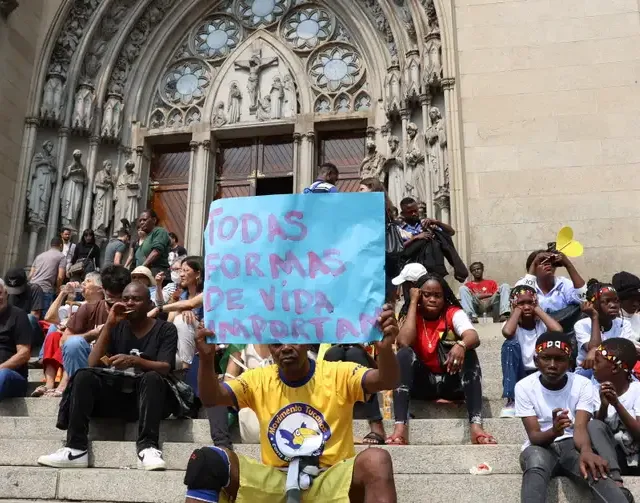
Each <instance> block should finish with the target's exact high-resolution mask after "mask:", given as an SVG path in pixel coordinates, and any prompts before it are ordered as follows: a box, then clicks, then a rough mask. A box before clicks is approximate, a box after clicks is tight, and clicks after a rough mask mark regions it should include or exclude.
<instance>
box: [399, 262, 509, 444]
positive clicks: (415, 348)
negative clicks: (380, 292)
mask: <svg viewBox="0 0 640 503" xmlns="http://www.w3.org/2000/svg"><path fill="white" fill-rule="evenodd" d="M397 344H398V347H399V350H398V354H397V358H398V363H399V364H400V387H399V388H398V389H397V390H395V391H394V394H393V406H394V413H395V420H396V423H395V430H394V432H393V435H391V436H390V437H389V438H388V439H387V444H391V445H407V443H408V433H409V426H408V419H409V401H410V398H417V399H420V400H437V399H446V400H459V399H464V400H465V402H466V404H467V411H468V413H469V422H470V437H471V442H472V443H474V444H495V443H497V442H496V440H495V438H493V436H491V435H489V434H488V433H486V432H485V431H484V430H483V429H482V372H481V370H480V362H479V360H478V355H477V354H476V352H475V349H476V348H477V347H478V346H479V345H480V339H479V337H478V332H476V330H475V329H474V328H473V325H472V324H471V321H470V320H469V317H468V316H467V315H466V314H465V312H464V311H463V310H462V308H461V307H460V303H459V302H458V299H456V297H455V295H454V293H453V292H452V291H451V288H450V287H449V285H448V284H447V283H446V282H445V281H444V280H443V279H442V278H441V277H440V276H437V275H435V274H431V273H428V274H426V275H424V276H422V277H421V278H420V279H419V280H418V281H417V288H412V289H411V302H410V304H409V312H408V313H407V317H406V319H405V322H404V324H403V325H402V328H401V329H400V334H399V335H398V338H397Z"/></svg>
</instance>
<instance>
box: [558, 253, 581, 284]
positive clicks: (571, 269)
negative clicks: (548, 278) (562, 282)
mask: <svg viewBox="0 0 640 503" xmlns="http://www.w3.org/2000/svg"><path fill="white" fill-rule="evenodd" d="M558 255H560V263H561V264H562V265H563V266H564V268H565V269H566V270H567V273H568V274H569V277H570V278H571V281H572V282H573V288H575V289H576V290H579V289H580V288H583V287H584V285H585V282H584V280H583V279H582V276H580V273H579V272H578V270H577V269H576V267H575V266H574V265H573V262H571V260H569V257H567V256H566V255H565V254H564V253H559V254H558Z"/></svg>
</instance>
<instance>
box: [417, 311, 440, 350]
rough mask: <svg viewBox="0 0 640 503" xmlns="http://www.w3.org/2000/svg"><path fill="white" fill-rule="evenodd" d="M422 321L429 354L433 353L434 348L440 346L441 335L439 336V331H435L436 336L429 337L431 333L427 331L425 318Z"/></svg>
mask: <svg viewBox="0 0 640 503" xmlns="http://www.w3.org/2000/svg"><path fill="white" fill-rule="evenodd" d="M421 319H422V330H424V338H425V339H426V340H427V348H428V349H429V352H431V351H433V348H434V346H436V345H437V344H438V340H440V335H439V334H438V330H437V329H436V330H435V334H434V335H432V336H431V337H429V332H428V331H427V325H426V324H425V322H424V318H421Z"/></svg>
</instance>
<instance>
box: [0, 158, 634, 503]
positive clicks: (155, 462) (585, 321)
mask: <svg viewBox="0 0 640 503" xmlns="http://www.w3.org/2000/svg"><path fill="white" fill-rule="evenodd" d="M338 180H339V172H338V170H337V168H336V167H335V166H333V165H332V164H330V163H327V164H324V165H322V166H321V168H320V176H319V178H318V180H316V182H314V183H313V184H312V185H311V186H310V187H309V188H308V189H307V190H306V191H305V193H308V194H318V193H326V194H331V193H335V192H337V191H338V189H337V187H336V184H337V182H338ZM360 191H361V192H384V185H383V184H382V183H381V182H380V181H379V180H378V179H375V178H369V179H364V180H362V181H361V186H360ZM318 197H320V196H318ZM326 197H331V196H326ZM136 224H137V225H136V230H137V240H134V241H132V240H131V235H130V233H129V231H128V230H127V229H121V230H120V231H119V232H118V233H117V236H116V237H114V238H113V239H111V240H110V241H109V242H108V243H107V244H106V246H102V247H101V246H99V244H98V243H96V240H95V235H94V233H93V231H91V230H90V229H88V230H85V231H84V232H83V233H82V234H81V238H80V240H79V242H78V243H76V244H74V243H72V233H71V232H70V231H69V230H68V229H64V230H63V231H62V233H61V235H60V236H59V237H56V238H54V239H53V240H52V241H51V243H50V245H51V246H50V249H49V250H47V251H46V252H44V253H42V254H40V255H38V257H37V258H36V259H35V261H34V263H33V264H32V266H31V270H30V273H29V275H28V276H27V274H26V273H25V271H24V270H23V269H11V270H9V271H7V272H6V274H5V276H4V280H2V281H0V400H3V399H7V398H12V397H23V396H25V395H26V393H27V388H28V386H27V381H28V370H27V369H28V365H29V364H30V363H29V360H30V356H31V353H32V350H34V349H35V348H38V347H39V346H40V347H41V349H40V353H39V358H38V362H36V363H34V365H36V366H38V367H41V368H42V370H43V381H42V384H41V385H40V386H38V387H37V388H36V389H35V391H33V394H32V396H34V397H42V398H41V399H47V398H48V397H61V400H60V407H59V414H58V418H57V426H58V427H59V428H61V429H64V430H66V432H67V440H66V444H65V447H63V448H61V449H59V450H58V451H56V452H54V453H52V454H48V455H43V456H41V457H40V458H39V459H38V463H39V464H41V465H45V466H51V467H56V468H67V467H76V468H78V467H87V466H88V465H89V456H88V429H89V422H90V419H91V418H92V417H120V418H124V419H126V420H131V421H133V420H137V421H138V424H139V426H138V438H137V445H136V451H137V463H138V467H139V468H141V469H145V470H162V469H164V468H165V467H166V464H165V461H164V459H163V455H162V451H161V446H160V443H159V438H160V428H161V421H162V420H163V419H165V418H168V417H169V416H173V417H175V418H188V417H195V415H196V414H197V413H198V409H199V407H204V408H205V410H206V415H207V417H208V419H209V422H210V427H211V437H212V441H213V443H214V444H215V446H214V447H204V448H202V449H198V450H196V451H195V452H194V453H193V454H192V456H191V458H190V459H189V462H188V468H187V472H186V476H185V484H186V485H187V487H188V491H187V501H188V502H190V503H193V502H196V501H207V502H209V501H210V502H217V501H226V500H224V499H222V496H223V495H224V497H225V498H227V499H230V500H231V501H233V500H234V499H235V498H236V497H240V495H242V497H243V498H252V500H253V501H254V502H255V503H260V502H262V501H265V502H266V501H269V502H271V501H285V500H284V499H283V498H284V497H285V491H286V492H288V493H289V495H291V494H294V495H295V493H296V491H298V492H299V491H306V492H305V501H329V500H331V501H345V502H346V501H358V502H360V501H366V502H367V503H369V502H374V501H375V502H380V503H383V502H384V503H386V502H395V501H396V492H395V486H394V480H393V468H392V463H391V458H390V456H389V453H388V451H385V450H381V449H376V448H375V446H376V445H385V444H386V445H394V446H404V445H407V444H409V442H410V435H409V433H410V429H409V421H410V414H409V411H410V402H411V400H426V401H434V400H445V401H464V403H465V405H466V408H467V412H468V422H469V433H470V439H471V442H472V443H473V444H479V445H492V444H496V443H497V440H496V438H495V437H494V436H493V435H492V434H491V432H488V431H486V430H485V429H484V428H483V418H482V412H483V397H482V371H481V364H480V360H479V358H478V355H477V353H476V349H477V348H478V346H479V345H480V344H481V340H480V336H479V334H478V330H477V329H476V327H477V325H478V324H479V323H480V322H481V321H483V320H484V321H485V322H498V323H501V327H502V334H503V336H504V339H505V340H504V343H503V345H502V350H501V365H502V373H503V398H504V400H505V403H504V408H503V409H502V411H501V414H500V416H501V417H503V418H505V420H510V419H511V418H516V417H517V418H521V420H522V422H523V424H524V428H525V430H526V437H525V438H523V441H524V446H523V450H522V453H521V456H520V463H521V466H522V469H523V473H524V476H523V482H522V501H524V502H538V501H539V502H544V501H546V493H547V486H548V484H549V481H550V479H551V478H552V477H554V476H556V475H559V474H562V475H565V476H568V477H570V478H572V479H574V480H575V481H576V482H579V483H583V482H584V483H586V484H587V487H589V488H590V489H591V491H592V492H593V494H594V496H595V497H596V500H597V501H603V502H609V503H611V502H613V503H616V502H628V501H633V496H632V495H631V493H630V492H629V491H628V490H627V489H626V488H625V487H624V484H623V479H622V477H623V476H624V475H627V474H640V471H639V468H638V467H639V464H640V383H639V382H638V380H637V376H636V372H639V371H640V366H639V365H638V353H639V351H640V278H638V277H637V276H635V275H633V274H631V273H628V272H620V273H618V274H615V275H614V276H613V278H612V279H611V281H610V282H604V281H598V280H595V279H592V280H589V281H588V282H585V281H584V279H583V278H582V276H581V275H580V274H579V272H578V271H577V269H576V267H575V266H574V264H573V263H572V262H571V260H570V259H569V258H568V257H567V256H565V255H564V254H562V253H561V252H559V251H557V250H555V249H554V248H553V247H552V246H550V247H549V248H548V249H545V250H536V251H534V252H532V253H531V254H530V255H529V257H528V259H527V260H526V264H524V266H525V267H524V270H525V273H526V274H524V276H523V277H522V278H520V279H518V278H514V282H513V283H514V286H513V288H511V287H510V286H509V285H507V284H502V285H498V283H497V282H495V281H493V280H491V279H487V278H485V266H484V264H482V263H481V262H474V263H472V264H471V265H470V266H469V268H468V269H467V267H466V266H465V265H464V263H463V261H462V260H461V258H460V257H459V256H458V254H457V252H456V250H455V246H454V244H453V240H452V239H451V238H452V236H454V235H455V229H453V228H452V227H451V226H450V225H448V224H447V223H446V222H442V221H439V220H436V219H432V218H427V217H426V216H425V215H424V210H423V209H421V207H420V205H419V204H418V203H417V202H416V201H415V200H414V199H411V198H406V199H404V200H402V201H401V204H400V211H399V212H398V211H397V210H396V209H395V208H394V206H393V204H392V203H391V201H390V200H389V199H388V198H386V204H385V235H386V267H385V275H386V292H385V295H386V302H387V303H386V304H385V306H384V307H383V310H382V314H381V316H380V319H379V320H378V323H379V326H380V328H381V331H382V333H383V338H382V340H381V341H379V342H376V343H372V344H371V345H358V344H334V345H328V344H323V345H320V346H305V345H292V344H269V345H267V344H248V345H244V346H237V345H214V344H209V343H207V342H206V340H207V338H211V337H213V338H214V337H215V334H213V333H211V332H208V331H207V330H206V329H205V328H203V325H202V321H203V318H204V310H203V287H204V280H205V278H204V266H203V259H202V257H200V256H188V255H187V251H186V250H185V249H184V247H182V246H180V244H179V242H178V238H177V236H176V235H175V234H172V233H169V232H167V230H166V229H164V228H163V227H162V226H160V225H159V222H158V218H157V215H156V214H155V213H154V212H153V211H152V210H145V211H144V212H143V213H142V214H141V215H140V217H139V219H138V220H137V222H136ZM445 260H446V261H447V262H448V263H449V265H450V267H449V268H448V267H447V265H446V263H445ZM559 268H562V269H564V271H566V274H567V276H568V277H564V276H559V275H557V274H556V272H557V270H558V269H559ZM449 269H451V270H452V271H453V277H454V278H455V280H457V281H458V282H460V283H461V285H460V287H459V294H458V296H456V294H455V293H454V290H453V289H452V287H451V283H452V281H451V280H449V281H447V280H446V276H447V275H448V271H449ZM396 305H397V306H398V307H399V309H396ZM400 306H401V307H400ZM385 390H389V391H392V393H393V418H394V427H393V431H392V432H390V434H387V432H385V429H384V425H383V421H382V415H381V411H380V404H379V400H378V392H380V391H385ZM357 402H362V403H363V404H364V405H361V407H363V410H364V411H365V412H364V413H365V415H366V417H367V419H368V420H369V424H370V432H369V433H368V434H367V435H366V436H365V437H364V439H362V443H364V444H366V445H369V446H372V447H373V448H370V449H367V450H365V451H363V452H361V453H360V454H358V455H357V456H356V454H355V450H354V436H353V429H352V421H353V408H354V405H355V404H356V403H357ZM235 423H237V424H238V427H239V431H240V436H241V439H242V441H243V442H246V443H260V445H261V455H262V456H261V457H262V463H259V462H257V461H255V460H252V459H249V458H246V457H244V456H241V455H238V454H236V453H235V452H234V450H233V443H232V441H231V438H232V436H231V431H232V429H233V428H234V427H235V426H234V424H235ZM286 467H288V468H289V473H288V474H287V472H285V471H283V470H282V469H283V468H286ZM285 488H286V489H285ZM328 494H330V495H331V498H330V499H327V498H328V496H327V495H328Z"/></svg>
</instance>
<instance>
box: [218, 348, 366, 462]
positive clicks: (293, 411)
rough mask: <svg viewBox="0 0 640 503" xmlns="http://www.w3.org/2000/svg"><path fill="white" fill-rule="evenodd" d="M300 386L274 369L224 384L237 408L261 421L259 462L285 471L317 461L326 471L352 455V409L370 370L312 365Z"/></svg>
mask: <svg viewBox="0 0 640 503" xmlns="http://www.w3.org/2000/svg"><path fill="white" fill-rule="evenodd" d="M310 363H311V371H310V372H309V376H308V377H307V378H306V379H304V380H303V381H301V382H297V383H291V384H293V386H291V385H289V384H287V383H286V382H284V381H283V380H282V379H281V377H280V375H279V371H278V367H277V365H271V366H270V367H263V368H257V369H253V370H249V371H247V372H244V373H243V374H242V375H241V376H240V377H239V378H238V379H234V380H233V381H229V382H226V383H225V384H226V385H228V386H229V388H230V389H231V391H232V392H233V394H234V395H235V399H236V401H237V404H238V407H239V408H244V407H249V408H250V409H252V410H253V411H254V412H255V413H256V415H257V416H258V421H260V447H261V454H262V462H263V463H265V464H266V465H270V466H276V467H283V466H287V465H288V464H289V462H290V461H291V458H292V457H295V456H296V455H300V454H304V455H313V456H320V466H322V467H329V466H333V465H335V464H336V463H338V462H340V461H342V460H343V459H348V458H351V457H353V456H355V448H354V446H353V404H354V403H355V402H362V401H364V399H365V397H364V389H363V379H364V375H365V374H366V373H367V372H368V371H369V370H370V369H368V368H366V367H363V366H361V365H357V364H355V363H350V362H326V361H319V362H314V361H313V360H310Z"/></svg>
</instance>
